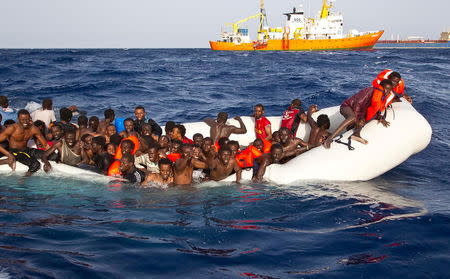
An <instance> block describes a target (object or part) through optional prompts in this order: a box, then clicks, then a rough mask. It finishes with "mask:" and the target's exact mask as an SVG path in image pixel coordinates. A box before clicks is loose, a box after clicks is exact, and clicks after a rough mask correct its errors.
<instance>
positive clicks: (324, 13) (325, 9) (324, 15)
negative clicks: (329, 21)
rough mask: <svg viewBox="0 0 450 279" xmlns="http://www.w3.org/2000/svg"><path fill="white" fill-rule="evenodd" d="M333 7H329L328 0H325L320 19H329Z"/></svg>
mask: <svg viewBox="0 0 450 279" xmlns="http://www.w3.org/2000/svg"><path fill="white" fill-rule="evenodd" d="M331 7H332V5H331V3H330V4H329V5H328V0H323V3H322V10H321V11H320V18H327V17H328V14H329V13H330V11H329V9H330V8H331Z"/></svg>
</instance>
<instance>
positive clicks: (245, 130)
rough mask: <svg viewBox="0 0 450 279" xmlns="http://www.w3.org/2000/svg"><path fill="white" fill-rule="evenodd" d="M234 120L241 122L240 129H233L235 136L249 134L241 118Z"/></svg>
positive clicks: (237, 117)
mask: <svg viewBox="0 0 450 279" xmlns="http://www.w3.org/2000/svg"><path fill="white" fill-rule="evenodd" d="M234 119H235V120H237V121H238V122H239V125H240V127H239V128H237V127H235V126H233V128H232V129H231V132H232V133H234V134H245V133H247V127H245V124H244V121H242V118H241V117H240V116H236V117H235V118H234Z"/></svg>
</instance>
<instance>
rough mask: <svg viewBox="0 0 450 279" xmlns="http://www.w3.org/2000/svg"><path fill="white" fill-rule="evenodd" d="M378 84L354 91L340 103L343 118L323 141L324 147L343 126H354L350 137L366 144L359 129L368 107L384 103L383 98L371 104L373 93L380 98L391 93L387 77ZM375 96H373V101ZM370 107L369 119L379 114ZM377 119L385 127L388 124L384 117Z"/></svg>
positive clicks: (329, 143) (390, 83)
mask: <svg viewBox="0 0 450 279" xmlns="http://www.w3.org/2000/svg"><path fill="white" fill-rule="evenodd" d="M380 85H381V89H380V88H376V87H368V88H365V89H363V90H361V91H359V92H358V93H356V94H355V95H353V96H351V97H350V98H348V99H347V100H345V101H344V102H343V103H342V104H341V107H340V110H339V112H340V113H341V115H342V116H344V118H345V120H344V121H343V122H342V123H341V124H340V125H339V127H338V128H337V129H336V130H335V131H334V132H333V134H332V135H331V136H329V137H328V138H327V140H326V141H325V142H324V143H323V145H324V147H325V148H330V145H331V143H332V142H333V140H334V138H335V137H336V136H337V135H339V134H341V132H342V131H344V129H345V128H353V127H354V128H355V130H354V132H353V135H351V136H350V138H351V139H354V140H356V141H359V142H361V143H363V144H368V141H367V140H365V139H363V138H362V137H361V135H360V132H361V129H362V128H363V127H364V125H365V124H366V118H367V111H368V108H369V107H372V106H374V107H376V108H380V107H382V105H384V104H385V100H384V101H380V102H378V103H377V104H376V105H373V102H374V98H373V97H374V95H375V94H381V98H384V99H385V98H386V97H387V96H389V93H391V91H392V87H393V85H392V82H391V81H390V80H389V79H385V80H383V81H382V82H381V83H380ZM378 92H380V93H378ZM378 96H379V95H378ZM377 98H378V97H377ZM377 98H375V102H376V100H377ZM372 109H373V110H372V112H371V113H372V114H373V115H372V116H371V117H370V119H372V118H373V116H375V115H377V114H378V115H379V113H378V112H379V110H378V109H374V108H372ZM370 119H369V120H370ZM378 121H379V122H380V123H381V124H383V126H385V127H387V126H389V122H387V121H386V120H385V119H384V117H379V118H378Z"/></svg>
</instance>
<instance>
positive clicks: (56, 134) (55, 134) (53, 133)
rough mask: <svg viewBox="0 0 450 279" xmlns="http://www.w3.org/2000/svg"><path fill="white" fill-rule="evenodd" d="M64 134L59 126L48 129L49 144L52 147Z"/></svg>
mask: <svg viewBox="0 0 450 279" xmlns="http://www.w3.org/2000/svg"><path fill="white" fill-rule="evenodd" d="M72 131H74V130H72ZM63 135H64V132H63V128H62V126H61V125H60V124H55V125H53V126H52V127H51V128H50V133H49V134H48V136H47V137H48V139H49V144H50V145H53V144H55V143H57V142H58V141H60V140H61V138H62V137H63Z"/></svg>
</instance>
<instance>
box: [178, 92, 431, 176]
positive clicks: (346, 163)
mask: <svg viewBox="0 0 450 279" xmlns="http://www.w3.org/2000/svg"><path fill="white" fill-rule="evenodd" d="M320 114H327V115H328V117H329V118H330V122H331V128H330V130H329V131H331V132H332V131H334V130H335V129H336V128H337V126H339V124H340V123H341V122H342V121H343V120H344V118H343V116H342V115H341V114H340V113H339V106H336V107H330V108H325V109H322V110H320V111H318V112H316V113H314V114H313V118H315V119H316V118H317V116H319V115H320ZM268 119H269V120H270V122H271V123H272V131H276V130H278V129H279V128H280V124H281V117H268ZM386 119H387V121H389V122H390V126H389V127H387V128H386V127H383V125H382V124H379V123H377V121H376V120H374V121H370V122H369V123H367V124H366V126H365V127H364V128H363V129H362V131H361V136H362V137H363V138H365V139H367V140H368V141H369V144H367V145H364V144H362V143H359V142H356V141H352V146H353V147H354V150H349V148H348V147H347V146H346V145H343V144H339V143H336V142H333V144H332V145H331V148H330V149H325V148H324V147H322V146H320V147H317V148H315V149H312V150H310V151H308V152H306V153H303V154H301V155H299V156H297V157H296V158H294V159H292V160H291V161H289V162H287V163H286V164H273V165H270V166H269V167H268V168H267V169H266V173H265V175H264V179H265V180H266V181H268V182H272V183H276V184H290V183H294V182H296V181H301V180H310V181H316V180H319V181H367V180H371V179H373V178H375V177H378V176H380V175H382V174H384V173H386V172H387V171H389V170H391V169H393V168H394V167H396V166H398V165H400V164H401V163H403V162H404V161H406V160H407V159H408V158H409V157H410V156H411V155H413V154H416V153H418V152H420V151H422V150H423V149H425V148H426V147H427V145H428V144H429V143H430V140H431V133H432V130H431V126H430V124H429V123H428V122H427V120H426V119H425V118H424V117H423V116H422V115H421V114H420V113H418V112H417V111H416V110H415V109H414V107H413V106H412V105H411V104H409V103H408V102H405V101H403V102H397V103H394V104H392V108H389V109H388V111H387V116H386ZM242 120H243V121H244V123H245V125H246V127H247V133H246V134H243V135H231V136H230V139H231V140H237V141H239V144H240V145H248V144H250V143H251V142H252V141H253V140H254V139H255V138H256V137H255V132H254V126H255V122H254V118H253V117H243V118H242ZM229 124H232V125H236V126H238V122H237V121H236V120H234V119H233V120H229ZM185 126H186V131H187V133H186V136H187V137H190V138H192V136H193V135H194V134H195V133H202V134H203V135H208V134H209V127H208V125H206V124H205V123H201V122H197V123H187V124H185ZM309 131H310V127H309V125H308V124H303V123H302V124H300V126H299V129H298V131H297V135H296V136H297V137H299V138H301V139H303V140H308V137H309ZM351 134H352V131H347V132H345V133H344V134H343V137H342V141H344V142H347V138H348V137H349V136H350V135H351ZM251 177H252V171H243V174H242V179H243V180H250V179H251ZM234 180H235V175H232V176H230V177H228V178H227V179H225V180H224V181H234Z"/></svg>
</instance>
